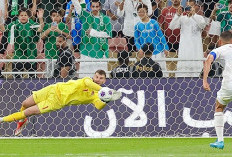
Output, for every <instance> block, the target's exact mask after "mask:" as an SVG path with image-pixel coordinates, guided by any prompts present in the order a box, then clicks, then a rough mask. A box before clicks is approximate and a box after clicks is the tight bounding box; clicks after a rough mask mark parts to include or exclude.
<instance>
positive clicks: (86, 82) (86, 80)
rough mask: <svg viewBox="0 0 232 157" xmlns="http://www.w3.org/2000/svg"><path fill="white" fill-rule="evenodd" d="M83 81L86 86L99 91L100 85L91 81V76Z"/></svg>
mask: <svg viewBox="0 0 232 157" xmlns="http://www.w3.org/2000/svg"><path fill="white" fill-rule="evenodd" d="M84 83H85V85H86V86H87V87H89V88H91V89H93V90H95V91H99V90H100V89H101V88H102V87H101V86H100V85H98V84H96V83H94V82H93V80H92V79H91V78H87V79H85V80H84Z"/></svg>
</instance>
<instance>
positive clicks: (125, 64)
mask: <svg viewBox="0 0 232 157" xmlns="http://www.w3.org/2000/svg"><path fill="white" fill-rule="evenodd" d="M129 57H130V55H129V53H128V52H126V51H122V52H119V53H118V63H119V66H118V67H116V68H114V69H113V70H112V71H111V73H110V76H111V78H131V77H136V75H135V67H134V66H129Z"/></svg>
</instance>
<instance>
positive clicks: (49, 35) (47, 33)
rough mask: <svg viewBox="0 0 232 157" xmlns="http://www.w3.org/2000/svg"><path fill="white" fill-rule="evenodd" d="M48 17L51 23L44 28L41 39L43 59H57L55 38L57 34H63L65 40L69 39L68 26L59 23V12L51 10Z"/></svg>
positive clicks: (60, 15) (60, 14)
mask: <svg viewBox="0 0 232 157" xmlns="http://www.w3.org/2000/svg"><path fill="white" fill-rule="evenodd" d="M50 16H51V19H52V23H49V24H46V25H45V26H44V30H43V33H42V35H41V39H43V40H44V43H45V58H46V59H57V58H58V53H59V52H58V50H57V48H56V37H57V36H58V35H59V34H63V35H64V36H65V37H66V38H71V36H70V35H69V30H68V26H67V25H66V24H65V23H63V22H61V19H62V13H61V11H56V10H52V11H51V14H50Z"/></svg>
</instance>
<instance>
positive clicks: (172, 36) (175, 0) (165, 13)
mask: <svg viewBox="0 0 232 157" xmlns="http://www.w3.org/2000/svg"><path fill="white" fill-rule="evenodd" d="M180 2H181V0H172V6H169V7H165V8H164V9H163V10H162V12H161V15H160V16H159V24H160V26H161V29H162V31H163V32H164V34H165V37H166V40H167V42H168V47H169V52H168V54H167V55H166V57H167V58H177V57H178V49H179V41H180V29H174V30H171V29H169V28H168V26H169V24H170V23H171V21H172V19H173V17H174V15H175V14H176V12H177V9H178V8H179V7H180V6H181V5H180ZM166 66H167V70H168V71H175V70H176V66H177V62H173V61H167V62H166ZM169 77H175V73H169Z"/></svg>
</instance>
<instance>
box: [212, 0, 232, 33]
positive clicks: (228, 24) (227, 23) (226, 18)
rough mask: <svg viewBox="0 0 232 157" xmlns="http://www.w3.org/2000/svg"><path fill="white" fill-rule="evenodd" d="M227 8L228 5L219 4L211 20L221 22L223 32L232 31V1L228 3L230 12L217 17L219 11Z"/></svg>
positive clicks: (221, 13) (215, 7)
mask: <svg viewBox="0 0 232 157" xmlns="http://www.w3.org/2000/svg"><path fill="white" fill-rule="evenodd" d="M225 7H226V5H223V4H219V3H217V4H216V5H215V6H214V10H213V11H212V14H211V19H213V20H217V21H219V22H221V32H224V31H228V30H231V28H232V1H230V0H229V1H228V11H223V12H220V13H219V14H218V15H217V16H216V12H217V10H219V9H221V8H225Z"/></svg>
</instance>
